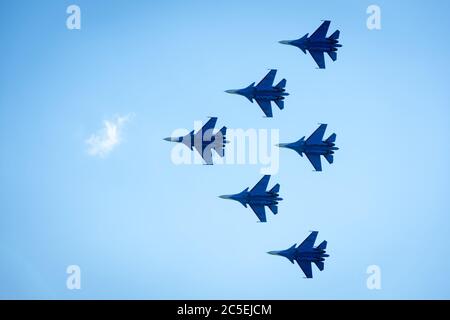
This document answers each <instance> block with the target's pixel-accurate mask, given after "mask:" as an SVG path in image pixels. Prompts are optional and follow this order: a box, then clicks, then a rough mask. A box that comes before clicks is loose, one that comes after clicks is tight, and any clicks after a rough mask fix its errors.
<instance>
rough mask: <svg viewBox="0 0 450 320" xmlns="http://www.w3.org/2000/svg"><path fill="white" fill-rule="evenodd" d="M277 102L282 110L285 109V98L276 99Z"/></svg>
mask: <svg viewBox="0 0 450 320" xmlns="http://www.w3.org/2000/svg"><path fill="white" fill-rule="evenodd" d="M275 104H276V105H277V106H278V108H280V110H283V109H284V100H275Z"/></svg>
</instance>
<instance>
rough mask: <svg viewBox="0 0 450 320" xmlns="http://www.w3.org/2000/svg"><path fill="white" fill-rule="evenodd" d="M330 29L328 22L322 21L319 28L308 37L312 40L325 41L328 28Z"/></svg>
mask: <svg viewBox="0 0 450 320" xmlns="http://www.w3.org/2000/svg"><path fill="white" fill-rule="evenodd" d="M329 27H330V21H328V20H326V21H324V22H323V23H322V24H321V25H320V27H319V28H317V30H316V31H314V33H313V34H312V35H311V36H310V37H309V38H310V39H313V40H320V39H325V38H326V37H327V33H328V28H329Z"/></svg>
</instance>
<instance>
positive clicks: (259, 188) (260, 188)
mask: <svg viewBox="0 0 450 320" xmlns="http://www.w3.org/2000/svg"><path fill="white" fill-rule="evenodd" d="M269 180H270V176H269V175H265V176H264V177H262V178H261V180H259V181H258V183H257V184H256V185H255V186H254V187H253V189H252V190H250V193H264V192H266V190H267V186H268V185H269Z"/></svg>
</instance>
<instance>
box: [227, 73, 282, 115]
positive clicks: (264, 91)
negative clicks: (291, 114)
mask: <svg viewBox="0 0 450 320" xmlns="http://www.w3.org/2000/svg"><path fill="white" fill-rule="evenodd" d="M276 74H277V70H275V69H272V70H270V71H269V73H268V74H267V75H266V76H265V77H264V79H262V80H261V81H260V82H259V83H258V84H257V85H256V86H255V83H254V82H253V83H252V84H251V85H249V86H248V87H246V88H244V89H233V90H226V91H225V92H226V93H231V94H239V95H241V96H244V97H246V98H247V99H248V100H250V102H251V103H253V99H255V100H256V102H257V103H258V105H259V107H260V108H261V109H262V111H263V112H264V114H265V115H266V117H267V118H272V105H271V101H273V102H275V104H276V105H277V106H278V108H280V110H283V109H284V97H285V96H288V95H289V93H287V92H286V90H285V87H286V79H283V80H281V81H280V82H279V83H278V84H277V85H276V86H273V82H274V80H275V76H276Z"/></svg>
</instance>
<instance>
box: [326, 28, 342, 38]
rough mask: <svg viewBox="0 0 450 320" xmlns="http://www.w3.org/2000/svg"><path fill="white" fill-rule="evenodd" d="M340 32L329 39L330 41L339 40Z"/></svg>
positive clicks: (336, 32)
mask: <svg viewBox="0 0 450 320" xmlns="http://www.w3.org/2000/svg"><path fill="white" fill-rule="evenodd" d="M339 35H340V31H339V30H336V31H335V32H334V33H333V34H332V35H331V36H329V37H328V39H330V40H337V39H339Z"/></svg>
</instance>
